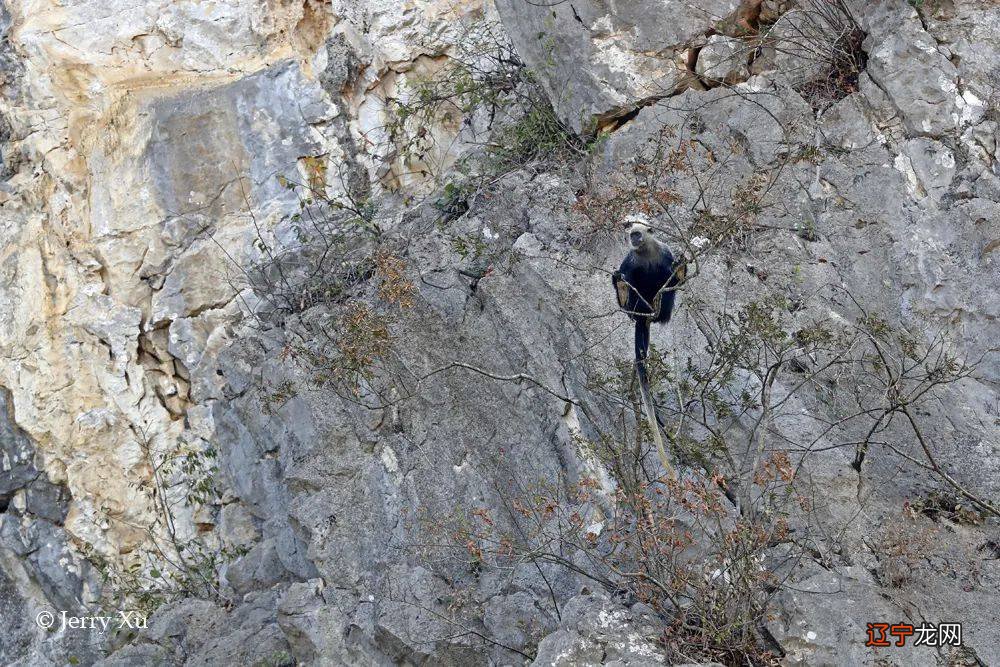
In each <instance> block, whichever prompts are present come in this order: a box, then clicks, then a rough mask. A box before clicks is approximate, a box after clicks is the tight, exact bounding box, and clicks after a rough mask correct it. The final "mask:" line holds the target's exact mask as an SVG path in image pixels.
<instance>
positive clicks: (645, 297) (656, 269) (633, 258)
mask: <svg viewBox="0 0 1000 667" xmlns="http://www.w3.org/2000/svg"><path fill="white" fill-rule="evenodd" d="M629 220H630V221H632V223H633V224H632V225H631V226H630V227H629V228H628V231H627V240H628V244H629V251H628V254H627V255H625V259H623V260H622V264H621V266H620V267H618V270H617V271H615V272H614V273H613V274H611V283H612V284H613V285H614V287H615V293H616V294H617V296H618V305H619V306H621V308H622V309H623V310H624V311H625V312H626V313H628V316H629V317H631V318H632V319H633V320H635V367H636V371H637V372H638V375H639V389H640V391H641V394H642V403H643V409H644V410H645V411H646V418H647V419H648V420H649V427H650V428H651V429H652V430H653V435H654V438H655V440H656V447H657V451H658V453H659V456H660V463H662V464H663V467H664V468H665V469H666V471H667V473H668V474H669V475H670V476H671V477H674V471H673V467H672V466H671V465H670V461H669V459H668V458H667V452H666V450H665V449H664V447H663V436H662V434H661V432H660V426H659V420H658V419H657V417H656V410H655V407H654V405H653V401H652V397H651V396H650V392H649V378H648V376H647V373H646V357H647V353H648V352H649V329H650V325H651V324H652V323H653V322H657V323H661V324H666V323H667V322H669V321H670V316H671V314H673V312H674V301H675V299H676V295H677V288H678V287H679V286H680V285H681V284H682V283H683V282H684V278H685V275H686V271H685V265H684V263H683V262H675V261H674V256H673V255H672V254H671V252H670V250H669V249H668V248H667V247H666V246H665V245H664V244H662V243H661V242H660V241H659V240H657V239H656V238H655V237H654V236H653V230H652V229H650V227H649V225H648V224H646V223H645V221H644V220H642V219H641V218H639V217H638V216H630V217H629V219H628V220H627V221H629Z"/></svg>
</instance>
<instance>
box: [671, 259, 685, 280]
mask: <svg viewBox="0 0 1000 667" xmlns="http://www.w3.org/2000/svg"><path fill="white" fill-rule="evenodd" d="M687 268H688V263H687V259H686V258H684V257H682V258H681V260H680V261H679V262H678V263H677V266H675V267H674V284H676V285H683V284H684V282H685V281H686V280H687Z"/></svg>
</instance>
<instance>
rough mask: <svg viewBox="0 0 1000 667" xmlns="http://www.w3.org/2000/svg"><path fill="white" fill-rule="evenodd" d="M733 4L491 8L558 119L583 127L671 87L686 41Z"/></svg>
mask: <svg viewBox="0 0 1000 667" xmlns="http://www.w3.org/2000/svg"><path fill="white" fill-rule="evenodd" d="M738 4H739V3H738V2H737V0H712V1H710V2H707V3H700V4H699V5H698V7H697V8H695V7H693V6H691V5H688V4H685V3H682V2H672V1H667V2H660V1H657V2H653V1H644V0H630V1H629V2H615V3H610V2H603V1H601V0H587V1H585V2H573V3H569V2H556V3H536V2H529V1H527V0H499V2H497V11H498V12H499V13H500V17H501V18H502V19H503V23H504V27H505V28H506V29H507V32H508V34H509V35H510V37H511V39H512V40H513V42H514V44H515V46H516V47H517V51H518V53H519V54H520V56H521V57H522V58H523V59H524V60H525V61H526V62H527V64H528V65H529V66H530V67H531V68H532V69H533V70H534V71H535V72H536V73H537V75H538V76H539V77H540V79H541V81H542V83H543V85H544V86H545V89H546V90H547V92H548V94H549V98H550V99H551V100H552V103H553V106H554V107H555V109H556V112H557V113H558V114H559V117H560V118H561V119H562V120H563V121H564V122H565V123H566V124H567V125H569V127H571V128H572V129H573V130H574V131H575V132H578V133H590V132H593V131H594V130H595V129H596V128H597V127H598V126H599V125H600V124H602V123H603V122H604V121H605V120H607V119H610V118H612V117H614V116H616V115H621V114H624V113H626V112H628V111H631V110H632V109H634V108H635V106H636V105H637V104H638V103H639V102H640V101H641V100H645V99H647V98H651V97H656V96H663V95H666V94H669V93H670V92H672V91H673V89H674V88H675V86H677V84H678V83H679V82H680V81H681V79H682V77H683V76H684V71H685V67H686V57H687V56H686V46H687V44H688V43H689V42H690V41H691V40H692V39H694V38H695V37H697V36H699V35H702V34H704V33H705V32H706V31H707V30H709V29H710V28H712V27H713V25H714V24H715V23H716V22H719V21H721V20H722V19H724V18H726V17H728V16H729V15H730V14H731V13H733V11H734V10H735V9H736V8H737V6H738Z"/></svg>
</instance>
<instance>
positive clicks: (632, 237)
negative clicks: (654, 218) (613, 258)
mask: <svg viewBox="0 0 1000 667" xmlns="http://www.w3.org/2000/svg"><path fill="white" fill-rule="evenodd" d="M652 240H653V231H652V230H651V229H650V228H649V227H647V226H646V225H644V224H642V223H639V222H636V223H634V224H633V225H631V226H630V227H629V228H628V243H629V245H630V246H632V249H633V250H639V249H641V248H642V247H643V246H644V245H645V244H646V243H647V242H649V241H652Z"/></svg>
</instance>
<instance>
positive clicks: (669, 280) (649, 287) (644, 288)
mask: <svg viewBox="0 0 1000 667" xmlns="http://www.w3.org/2000/svg"><path fill="white" fill-rule="evenodd" d="M656 249H657V251H658V252H651V253H647V254H648V255H649V256H648V257H647V256H644V255H640V254H639V253H637V252H636V251H635V250H630V251H629V253H628V254H627V255H625V259H624V260H622V264H621V266H620V267H618V271H617V272H616V273H615V274H614V275H613V276H611V282H612V284H613V285H614V286H615V289H616V290H618V292H619V304H620V305H621V306H622V308H624V309H625V310H626V311H628V313H629V317H631V318H632V319H633V320H635V358H636V360H637V361H645V359H646V352H647V350H648V349H649V325H650V323H651V322H657V323H661V324H666V323H667V322H669V321H670V316H671V315H672V314H673V312H674V299H675V298H676V294H677V291H676V290H673V289H667V290H665V291H663V292H660V290H661V289H663V288H664V287H668V288H671V287H676V286H677V284H678V278H679V276H676V275H674V257H673V255H672V254H670V251H669V250H668V249H666V248H665V247H663V246H661V245H659V244H657V245H656ZM622 282H624V283H627V285H630V286H631V287H627V288H625V289H627V292H626V294H627V296H626V297H625V299H624V302H623V300H622V293H623V285H622ZM658 294H659V295H660V298H659V300H657V295H658ZM657 305H658V306H659V309H658V310H657V311H656V312H654V309H655V307H656V306H657ZM640 370H641V371H644V370H645V369H640Z"/></svg>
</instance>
